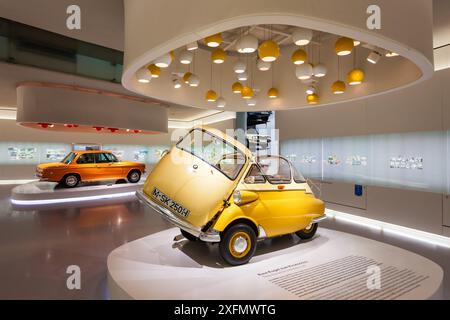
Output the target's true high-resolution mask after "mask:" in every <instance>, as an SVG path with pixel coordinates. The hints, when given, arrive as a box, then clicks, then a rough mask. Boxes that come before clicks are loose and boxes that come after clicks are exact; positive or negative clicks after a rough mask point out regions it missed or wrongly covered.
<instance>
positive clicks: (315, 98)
mask: <svg viewBox="0 0 450 320" xmlns="http://www.w3.org/2000/svg"><path fill="white" fill-rule="evenodd" d="M319 100H320V98H319V95H318V94H316V93H313V94H308V95H307V96H306V101H307V102H308V103H309V104H317V103H319Z"/></svg>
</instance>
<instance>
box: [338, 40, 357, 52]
mask: <svg viewBox="0 0 450 320" xmlns="http://www.w3.org/2000/svg"><path fill="white" fill-rule="evenodd" d="M354 47H355V44H354V43H353V40H352V39H350V38H346V37H342V38H339V39H338V41H336V44H335V50H336V53H337V55H338V56H347V55H349V54H350V53H352V51H353V48H354Z"/></svg>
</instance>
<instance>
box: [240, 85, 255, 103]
mask: <svg viewBox="0 0 450 320" xmlns="http://www.w3.org/2000/svg"><path fill="white" fill-rule="evenodd" d="M253 95H254V93H253V89H252V88H250V87H247V86H245V87H243V88H242V92H241V96H242V98H243V99H246V100H248V99H251V98H253Z"/></svg>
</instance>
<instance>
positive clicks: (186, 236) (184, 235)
mask: <svg viewBox="0 0 450 320" xmlns="http://www.w3.org/2000/svg"><path fill="white" fill-rule="evenodd" d="M180 230H181V234H182V235H183V237H185V238H186V239H188V240H189V241H193V242H195V241H197V240H198V238H197V237H196V236H194V235H192V234H190V233H189V232H187V231H184V230H183V229H180Z"/></svg>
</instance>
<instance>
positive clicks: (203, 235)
mask: <svg viewBox="0 0 450 320" xmlns="http://www.w3.org/2000/svg"><path fill="white" fill-rule="evenodd" d="M136 197H137V198H138V199H139V201H141V202H142V203H144V204H145V205H146V206H148V207H150V208H152V209H153V210H155V211H156V212H158V213H159V214H160V215H161V216H162V217H163V218H164V219H165V220H167V221H169V222H171V223H173V224H174V225H176V226H177V227H178V228H180V229H183V230H184V231H186V232H188V233H190V234H192V235H193V236H195V237H197V238H199V239H200V240H202V241H205V242H220V234H219V233H218V232H215V231H212V232H203V231H202V230H201V228H198V227H195V226H193V225H191V224H190V223H188V222H186V221H183V220H181V219H180V218H179V217H177V216H176V215H175V214H174V213H172V212H171V211H170V210H169V209H167V208H165V207H163V206H160V205H158V204H157V203H155V202H153V201H152V200H150V199H149V198H148V197H147V196H146V195H145V194H144V191H143V190H138V191H136Z"/></svg>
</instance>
